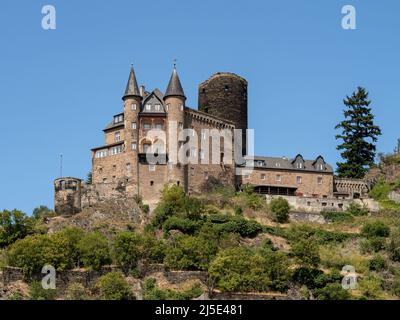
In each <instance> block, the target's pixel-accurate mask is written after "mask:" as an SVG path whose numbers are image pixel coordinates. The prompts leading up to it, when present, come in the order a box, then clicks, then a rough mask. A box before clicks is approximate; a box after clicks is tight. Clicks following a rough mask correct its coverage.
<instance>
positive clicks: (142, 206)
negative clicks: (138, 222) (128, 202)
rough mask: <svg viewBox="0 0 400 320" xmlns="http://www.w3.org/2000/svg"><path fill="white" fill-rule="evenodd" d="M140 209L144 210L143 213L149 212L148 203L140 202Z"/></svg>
mask: <svg viewBox="0 0 400 320" xmlns="http://www.w3.org/2000/svg"><path fill="white" fill-rule="evenodd" d="M140 209H142V211H143V212H144V213H146V214H147V213H149V212H150V206H149V205H148V204H142V205H141V206H140Z"/></svg>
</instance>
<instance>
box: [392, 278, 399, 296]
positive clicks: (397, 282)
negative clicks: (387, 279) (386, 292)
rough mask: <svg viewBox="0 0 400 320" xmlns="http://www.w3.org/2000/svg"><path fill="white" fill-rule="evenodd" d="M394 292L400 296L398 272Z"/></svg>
mask: <svg viewBox="0 0 400 320" xmlns="http://www.w3.org/2000/svg"><path fill="white" fill-rule="evenodd" d="M393 293H394V294H395V295H396V296H398V297H400V274H396V276H395V278H394V282H393Z"/></svg>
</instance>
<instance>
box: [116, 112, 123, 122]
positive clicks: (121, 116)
mask: <svg viewBox="0 0 400 320" xmlns="http://www.w3.org/2000/svg"><path fill="white" fill-rule="evenodd" d="M123 121H124V115H123V114H120V115H118V116H115V117H114V123H120V122H123Z"/></svg>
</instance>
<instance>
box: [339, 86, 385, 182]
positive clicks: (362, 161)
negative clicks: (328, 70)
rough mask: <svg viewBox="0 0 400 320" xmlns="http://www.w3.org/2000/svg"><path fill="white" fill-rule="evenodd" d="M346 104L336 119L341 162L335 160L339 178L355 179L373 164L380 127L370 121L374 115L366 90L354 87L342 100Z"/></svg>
mask: <svg viewBox="0 0 400 320" xmlns="http://www.w3.org/2000/svg"><path fill="white" fill-rule="evenodd" d="M343 102H344V104H345V106H346V107H347V109H346V110H344V112H343V114H344V117H345V120H343V121H342V122H340V123H339V124H338V125H337V126H336V127H335V129H341V131H342V132H341V134H338V135H336V139H338V140H339V139H340V140H342V143H341V144H339V145H338V147H337V149H338V150H340V151H341V156H342V158H343V159H344V160H345V162H338V163H337V167H338V168H337V173H338V175H339V177H345V178H358V179H361V178H363V177H364V175H365V173H366V171H367V170H368V169H367V167H368V166H371V165H373V163H374V158H375V153H376V145H375V143H376V142H377V140H378V136H379V135H381V129H380V128H379V127H378V126H376V125H375V124H374V115H373V114H372V112H371V108H369V105H370V103H371V101H370V100H368V92H367V91H366V90H365V89H364V88H361V87H358V89H357V92H354V93H353V94H352V96H351V97H349V96H347V97H346V99H345V100H344V101H343Z"/></svg>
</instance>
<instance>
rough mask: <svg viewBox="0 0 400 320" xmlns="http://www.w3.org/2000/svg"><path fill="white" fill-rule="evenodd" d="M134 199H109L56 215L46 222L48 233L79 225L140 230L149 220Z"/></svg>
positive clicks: (106, 229)
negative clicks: (69, 213) (65, 215)
mask: <svg viewBox="0 0 400 320" xmlns="http://www.w3.org/2000/svg"><path fill="white" fill-rule="evenodd" d="M149 219H150V216H149V214H146V213H144V212H143V211H142V210H141V209H140V208H139V206H138V205H137V204H136V202H135V201H134V199H125V198H122V199H110V200H105V201H102V202H97V203H95V204H93V205H92V206H91V207H86V208H84V209H83V210H82V212H80V213H78V214H76V215H73V216H70V217H64V216H58V217H55V218H51V219H50V220H49V222H48V228H49V233H53V232H57V231H60V230H62V229H63V228H65V227H79V228H82V229H85V230H89V231H93V230H99V231H104V233H107V232H108V231H111V230H113V231H124V230H133V229H136V230H141V229H143V228H144V226H145V225H146V224H147V223H148V222H149Z"/></svg>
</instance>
